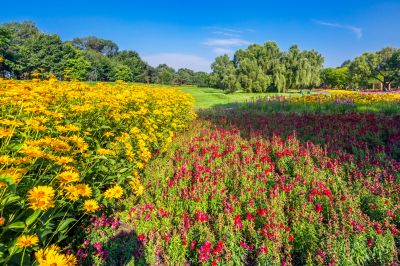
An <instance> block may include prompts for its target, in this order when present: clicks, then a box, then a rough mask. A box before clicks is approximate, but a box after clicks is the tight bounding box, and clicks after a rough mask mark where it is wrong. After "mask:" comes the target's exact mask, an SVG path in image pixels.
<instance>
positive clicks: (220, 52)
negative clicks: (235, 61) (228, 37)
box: [213, 47, 233, 55]
mask: <svg viewBox="0 0 400 266" xmlns="http://www.w3.org/2000/svg"><path fill="white" fill-rule="evenodd" d="M213 52H214V53H215V54H217V55H223V54H227V55H231V54H233V51H232V50H231V49H228V48H221V47H215V48H214V49H213Z"/></svg>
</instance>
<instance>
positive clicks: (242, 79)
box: [237, 58, 271, 92]
mask: <svg viewBox="0 0 400 266" xmlns="http://www.w3.org/2000/svg"><path fill="white" fill-rule="evenodd" d="M237 73H238V78H237V79H238V82H239V83H240V85H241V87H242V89H243V90H245V91H247V92H265V91H266V90H267V88H268V86H269V85H270V84H271V79H270V77H268V76H267V75H265V73H264V71H263V70H262V69H261V66H259V65H258V64H257V61H255V60H254V59H249V58H245V59H243V60H241V62H240V63H239V65H238V68H237Z"/></svg>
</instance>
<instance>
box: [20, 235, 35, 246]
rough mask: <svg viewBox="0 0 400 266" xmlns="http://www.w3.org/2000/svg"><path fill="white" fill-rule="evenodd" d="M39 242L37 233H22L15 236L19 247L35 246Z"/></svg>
mask: <svg viewBox="0 0 400 266" xmlns="http://www.w3.org/2000/svg"><path fill="white" fill-rule="evenodd" d="M38 243H39V238H38V237H37V235H22V236H20V237H18V238H17V246H18V247H20V248H28V247H32V246H36V245H37V244H38Z"/></svg>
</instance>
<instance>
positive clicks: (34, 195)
mask: <svg viewBox="0 0 400 266" xmlns="http://www.w3.org/2000/svg"><path fill="white" fill-rule="evenodd" d="M54 195H55V192H54V189H53V188H52V187H51V186H37V187H34V188H32V189H31V190H29V191H28V200H29V205H30V206H31V208H32V209H33V210H42V211H45V210H48V209H50V208H52V207H54Z"/></svg>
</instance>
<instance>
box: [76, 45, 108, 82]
mask: <svg viewBox="0 0 400 266" xmlns="http://www.w3.org/2000/svg"><path fill="white" fill-rule="evenodd" d="M82 54H83V55H84V57H85V59H86V60H87V61H89V62H90V65H91V69H90V71H89V73H88V74H87V79H88V80H90V81H111V80H113V79H114V76H113V67H114V65H113V62H112V60H111V59H110V58H108V57H105V56H103V55H102V54H101V53H99V52H97V51H94V50H87V51H82Z"/></svg>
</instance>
